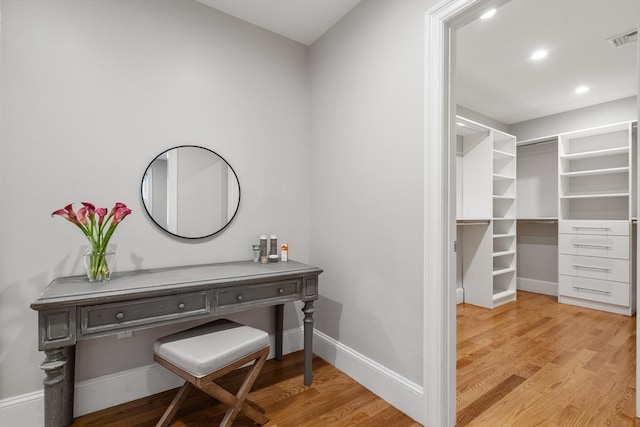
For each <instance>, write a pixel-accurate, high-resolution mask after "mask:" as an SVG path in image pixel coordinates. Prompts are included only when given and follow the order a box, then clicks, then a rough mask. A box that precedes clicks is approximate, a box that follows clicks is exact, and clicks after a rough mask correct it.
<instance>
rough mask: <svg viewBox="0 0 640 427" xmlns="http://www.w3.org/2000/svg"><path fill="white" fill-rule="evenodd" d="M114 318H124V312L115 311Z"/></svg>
mask: <svg viewBox="0 0 640 427" xmlns="http://www.w3.org/2000/svg"><path fill="white" fill-rule="evenodd" d="M116 319H118V320H122V319H124V313H123V312H121V311H119V312H118V313H116Z"/></svg>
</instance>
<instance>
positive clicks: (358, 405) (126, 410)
mask: <svg viewBox="0 0 640 427" xmlns="http://www.w3.org/2000/svg"><path fill="white" fill-rule="evenodd" d="M302 367H303V354H302V352H296V353H292V354H289V355H287V356H284V357H283V360H282V361H281V362H277V361H275V360H269V361H267V363H266V364H265V366H264V368H263V369H262V372H261V373H260V376H259V377H258V380H257V381H256V383H255V385H254V387H253V389H252V391H251V393H250V394H249V399H250V400H251V401H253V402H254V403H255V404H256V405H257V406H258V408H260V410H261V411H263V412H264V414H265V415H266V416H267V417H269V419H270V422H269V423H267V424H265V426H268V427H303V426H307V427H314V426H318V427H319V426H322V427H335V426H354V427H356V426H357V427H376V426H381V427H382V426H385V427H419V426H420V424H418V423H416V422H415V421H413V420H412V419H411V418H409V417H407V416H406V415H404V414H403V413H401V412H400V411H398V410H397V409H395V408H394V407H392V406H391V405H389V404H388V403H387V402H385V401H384V400H382V399H380V398H379V397H377V396H376V395H374V394H373V393H371V392H370V391H368V390H367V389H365V388H364V387H363V386H361V385H360V384H358V383H357V382H355V381H354V380H353V379H351V378H350V377H348V376H347V375H345V374H344V373H342V372H340V371H339V370H337V369H336V368H334V367H333V366H331V365H329V364H328V363H327V362H325V361H324V360H322V359H320V358H319V357H317V356H316V357H314V360H313V384H312V385H311V386H304V385H303V378H302V370H303V369H302ZM240 371H243V370H240ZM243 373H244V372H243ZM242 378H243V377H241V375H236V374H230V375H229V376H228V377H226V378H225V381H224V382H220V384H222V385H225V386H226V387H229V389H230V390H233V391H235V390H237V388H238V387H239V385H240V381H241V380H242ZM176 391H177V389H176V390H171V391H168V392H165V393H160V394H157V395H154V396H150V397H147V398H144V399H139V400H136V401H133V402H129V403H125V404H123V405H119V406H115V407H113V408H108V409H105V410H103V411H99V412H94V413H92V414H87V415H84V416H82V417H78V418H76V419H75V420H74V423H73V426H74V427H88V426H92V427H96V426H100V427H147V426H154V425H155V423H156V422H157V421H158V420H159V419H160V417H161V416H162V413H163V412H164V410H165V409H166V407H167V406H169V403H170V402H171V399H173V396H174V395H175V393H176ZM225 410H226V407H224V406H223V405H222V404H220V403H218V402H216V401H215V400H213V399H212V398H210V397H208V396H207V395H205V394H204V393H200V392H197V391H196V392H195V393H192V394H191V395H190V396H189V397H188V398H187V401H186V402H185V403H184V404H183V406H182V409H181V410H180V411H179V412H178V414H177V415H176V417H175V418H174V420H173V422H172V424H171V425H172V427H201V426H202V427H204V426H207V427H211V426H217V425H218V424H219V423H220V421H221V420H222V417H223V415H224V411H225ZM233 425H234V427H244V426H254V423H253V422H252V421H251V420H249V419H248V418H246V417H244V416H238V418H236V421H235V423H234V424H233Z"/></svg>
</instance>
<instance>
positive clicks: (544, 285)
mask: <svg viewBox="0 0 640 427" xmlns="http://www.w3.org/2000/svg"><path fill="white" fill-rule="evenodd" d="M544 5H545V6H544V7H543V5H541V3H540V2H536V1H535V0H511V1H509V2H507V3H506V4H505V5H503V6H502V7H500V8H499V9H498V10H497V12H496V16H497V18H496V17H490V18H488V19H486V20H482V19H481V20H478V21H476V22H473V23H471V24H469V25H467V26H465V27H464V28H462V29H460V30H458V31H457V37H458V38H457V49H458V57H457V64H456V66H457V80H456V93H457V104H458V109H457V117H456V118H455V120H456V131H457V135H456V136H457V139H456V231H457V235H456V262H457V271H456V299H457V302H458V303H461V302H465V303H469V304H473V305H477V306H481V307H485V308H488V309H494V308H496V307H498V306H501V305H503V304H506V303H510V302H513V301H515V300H516V299H517V291H518V290H521V291H528V292H535V293H540V294H546V295H551V296H553V297H556V298H557V302H558V303H559V304H571V305H576V306H581V307H586V308H590V309H595V310H601V311H606V312H611V313H617V314H621V315H626V316H631V315H633V314H635V311H636V264H637V262H636V254H637V249H636V247H637V244H636V225H635V224H636V219H637V216H638V213H637V205H638V200H637V196H636V195H637V190H638V171H637V169H638V161H637V157H638V150H637V123H636V122H637V112H638V108H637V87H638V86H637V84H638V83H637V62H636V59H637V42H636V40H637V27H638V16H639V14H638V13H636V12H637V11H638V8H639V7H638V2H632V1H623V2H618V3H616V4H615V6H612V5H611V2H606V1H604V0H594V1H593V2H589V4H588V5H587V4H585V3H584V2H576V1H575V0H557V1H555V2H551V3H550V2H544ZM543 9H544V10H543ZM578 9H579V10H580V12H581V13H580V14H578V13H575V12H576V10H578ZM498 15H503V16H498ZM524 16H526V17H527V19H526V20H525V19H523V18H522V17H524ZM493 19H495V21H492V20H493ZM583 21H584V22H583ZM514 22H517V25H515V24H514ZM541 22H544V23H545V25H544V28H545V30H544V31H540V28H541V26H540V25H539V24H540V23H541ZM595 22H598V29H595V27H596V26H595V25H593V24H594V23H595ZM516 27H517V28H518V31H517V35H516V34H514V33H513V31H514V28H516ZM586 29H589V35H588V37H587V36H586V35H585V34H583V33H585V32H586ZM629 29H636V32H635V34H634V33H633V31H626V30H629ZM509 31H511V32H509ZM581 34H582V35H581ZM507 35H513V37H511V38H509V37H507ZM507 39H508V42H507ZM519 43H521V44H522V46H521V47H522V48H523V49H530V50H531V52H519V51H518V50H517V48H516V47H517V45H518V44H519ZM543 48H546V49H543ZM536 49H537V50H536ZM529 54H531V56H530V57H528V55H529ZM563 55H564V56H566V57H563ZM569 55H575V56H573V57H569ZM584 58H587V59H588V60H589V61H592V63H587V62H586V61H587V59H584ZM545 61H546V62H545ZM606 67H611V69H610V70H609V77H608V78H606V79H600V80H598V79H597V78H596V75H597V73H596V71H592V70H598V71H599V69H600V68H603V69H606ZM634 72H635V73H636V75H635V76H634V75H633V73H634ZM613 76H615V79H616V80H619V81H618V82H615V81H614V78H613ZM586 83H590V84H592V85H593V87H591V88H589V87H586V86H585V85H586ZM605 84H606V85H607V86H604V85H605ZM570 85H573V86H570ZM579 85H583V86H581V87H579V88H576V86H579ZM599 85H600V86H599ZM624 85H626V92H625V91H624V90H622V89H621V88H622V87H623V86H624ZM574 89H575V92H574ZM589 90H591V93H589ZM585 93H587V95H584V94H585ZM598 93H599V94H600V95H598ZM581 96H582V98H581Z"/></svg>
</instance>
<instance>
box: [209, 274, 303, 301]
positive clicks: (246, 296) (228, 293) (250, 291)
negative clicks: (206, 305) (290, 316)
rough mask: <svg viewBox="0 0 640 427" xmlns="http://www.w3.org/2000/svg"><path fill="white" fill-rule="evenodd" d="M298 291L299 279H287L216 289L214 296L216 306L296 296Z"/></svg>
mask: <svg viewBox="0 0 640 427" xmlns="http://www.w3.org/2000/svg"><path fill="white" fill-rule="evenodd" d="M300 291H301V280H288V281H283V282H276V283H268V284H262V285H253V286H243V287H242V288H237V287H229V288H222V289H216V290H215V291H214V295H215V297H214V298H215V301H216V307H224V306H229V305H234V304H248V303H251V302H254V301H264V300H272V299H279V298H286V297H292V296H293V297H297V296H298V294H299V293H300Z"/></svg>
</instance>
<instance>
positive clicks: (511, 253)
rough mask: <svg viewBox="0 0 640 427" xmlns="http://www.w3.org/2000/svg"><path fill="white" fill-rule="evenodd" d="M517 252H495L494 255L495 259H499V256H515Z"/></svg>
mask: <svg viewBox="0 0 640 427" xmlns="http://www.w3.org/2000/svg"><path fill="white" fill-rule="evenodd" d="M515 254H516V251H502V252H494V253H493V257H494V258H497V257H499V256H505V255H515Z"/></svg>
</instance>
